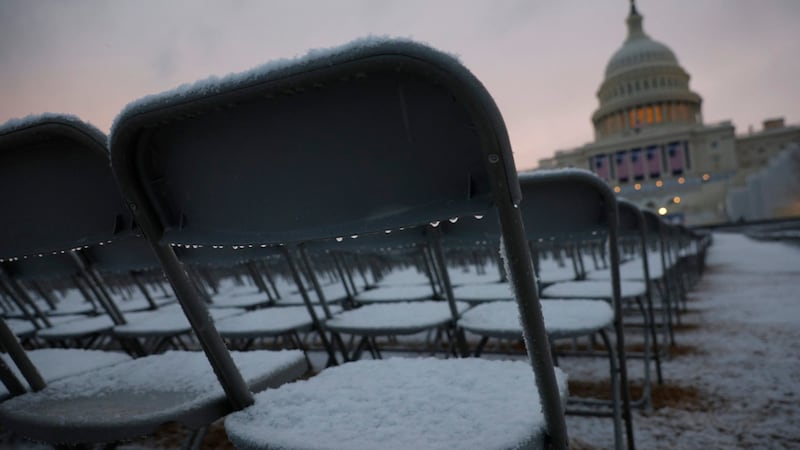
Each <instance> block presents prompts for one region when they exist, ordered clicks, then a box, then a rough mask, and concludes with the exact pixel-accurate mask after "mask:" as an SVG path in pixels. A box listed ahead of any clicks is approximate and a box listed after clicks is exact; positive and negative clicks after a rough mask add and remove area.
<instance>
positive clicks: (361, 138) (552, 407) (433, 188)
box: [111, 38, 566, 439]
mask: <svg viewBox="0 0 800 450" xmlns="http://www.w3.org/2000/svg"><path fill="white" fill-rule="evenodd" d="M111 159H112V167H113V170H114V173H115V175H116V177H117V180H118V182H119V183H120V186H121V188H122V191H123V194H124V196H125V197H126V200H127V201H128V202H129V204H130V206H131V208H132V209H133V210H134V211H135V215H136V219H137V222H138V224H139V225H140V226H141V228H142V230H143V231H144V232H145V234H146V235H147V237H148V239H149V240H150V241H151V242H152V243H153V244H154V246H155V248H156V250H157V253H158V254H159V258H161V261H162V265H163V266H164V267H165V271H166V272H167V273H168V275H170V277H171V279H172V280H173V284H175V283H176V281H177V283H178V284H179V285H181V286H177V288H176V291H177V292H178V296H179V299H181V302H182V303H183V304H184V309H185V310H187V311H188V312H187V315H189V316H190V321H192V323H193V324H196V325H197V326H198V327H204V326H205V325H206V323H207V321H206V319H205V317H204V316H205V315H207V314H205V313H204V306H203V305H202V304H200V303H199V302H197V301H195V300H191V298H193V297H195V295H194V293H193V288H192V287H191V286H189V285H188V284H187V283H185V282H184V280H183V279H184V278H185V275H184V274H182V272H181V269H180V264H179V263H178V262H177V259H176V257H175V254H174V252H172V251H171V249H170V248H169V245H170V244H182V245H184V246H185V245H190V246H191V245H217V246H220V245H223V246H228V245H230V246H233V245H237V246H241V245H245V246H249V245H261V244H278V243H290V242H302V241H311V240H315V239H322V238H334V237H343V236H350V235H359V234H363V233H369V232H380V233H383V232H385V231H386V230H391V229H397V228H400V227H407V226H411V225H419V224H426V223H429V222H431V221H436V220H447V219H449V218H452V217H458V216H464V215H469V216H473V215H478V214H484V213H485V212H486V211H487V210H488V209H489V208H490V206H491V205H492V204H494V205H497V206H498V208H499V209H501V210H502V211H501V220H502V221H503V223H504V227H503V229H504V231H506V232H507V233H511V234H513V235H514V239H515V240H519V239H521V238H522V236H523V234H522V229H521V221H520V220H519V213H518V212H514V211H515V210H514V205H517V204H519V201H520V192H519V185H518V182H517V177H516V170H515V168H514V162H513V158H512V155H511V147H510V143H509V140H508V135H507V132H506V129H505V124H504V122H503V119H502V117H501V115H500V112H499V110H498V109H497V106H496V105H495V103H494V101H493V100H492V98H491V96H490V95H489V93H488V92H487V91H486V89H485V88H484V87H483V86H482V85H481V83H480V82H479V81H478V80H477V79H476V78H475V77H474V76H473V75H472V74H471V73H470V72H469V71H468V70H467V69H466V68H464V67H463V66H462V65H461V64H460V63H459V62H458V61H457V60H456V59H455V58H453V57H452V56H449V55H446V54H444V53H442V52H439V51H437V50H434V49H431V48H429V47H426V46H423V45H420V44H417V43H413V42H410V41H405V40H393V39H382V38H368V39H362V40H358V41H355V42H353V43H351V44H348V45H345V46H343V47H339V48H334V49H331V50H326V51H314V52H311V53H309V54H308V55H306V56H305V57H302V58H299V59H295V60H280V61H277V62H274V63H271V64H267V65H265V66H263V67H260V68H256V69H254V70H252V71H250V72H246V73H242V74H236V75H230V76H228V77H226V78H223V79H210V80H206V81H203V82H199V83H196V84H193V85H188V86H185V87H182V88H178V89H176V90H174V91H172V92H167V93H164V94H161V95H157V96H151V97H147V98H144V99H142V100H140V101H137V102H134V103H132V104H131V105H129V106H127V107H126V108H125V109H124V110H123V111H122V112H121V113H120V115H119V117H118V118H117V120H116V121H115V124H114V127H113V128H112V137H111ZM519 252H522V253H519ZM512 253H513V258H514V259H515V261H516V264H517V265H518V266H519V267H520V270H519V271H518V272H520V273H526V275H528V278H530V279H529V280H528V279H526V280H520V281H519V286H522V287H518V290H519V292H520V293H521V297H522V300H521V302H523V303H521V306H520V308H521V309H523V320H524V323H526V324H527V325H526V336H527V335H528V331H530V330H534V331H531V333H534V332H535V333H536V336H535V337H531V339H530V340H531V342H536V343H537V344H539V343H542V347H541V349H539V351H537V352H535V354H533V353H532V357H535V358H537V359H536V361H535V362H534V363H533V366H534V370H536V371H537V375H538V376H537V381H538V382H539V383H540V394H541V395H542V396H543V398H545V402H546V406H545V414H546V416H547V417H548V419H549V420H548V422H549V423H550V424H551V430H555V438H556V439H565V438H566V433H565V432H564V429H563V417H558V416H560V412H561V406H560V399H559V398H558V389H557V387H556V385H555V377H554V375H553V373H552V363H551V361H550V360H549V348H548V347H547V344H546V338H545V335H544V327H543V324H542V323H541V311H540V310H539V309H538V304H536V301H537V299H536V297H535V289H534V288H532V287H531V286H530V285H531V284H532V283H534V281H533V279H532V278H531V277H530V276H529V274H530V272H531V271H527V272H526V271H525V270H524V269H523V268H521V267H522V266H524V265H526V264H528V265H529V260H530V258H529V255H528V254H527V249H526V247H525V246H524V245H522V246H521V248H520V249H514V250H513V251H512ZM522 278H525V277H524V276H522ZM187 305H188V308H187ZM211 328H213V325H212V326H211ZM197 329H198V328H195V330H196V331H197ZM200 340H201V343H203V344H202V345H203V348H204V349H205V350H206V353H207V355H209V360H210V361H211V362H212V364H214V365H215V369H216V370H217V374H218V377H219V378H220V382H221V383H222V385H223V387H225V389H226V392H227V393H228V395H229V398H231V399H232V402H233V403H234V406H236V407H242V406H245V405H247V404H248V403H249V402H252V397H251V396H250V395H249V393H248V392H246V389H244V388H242V386H241V383H240V382H239V381H237V380H236V378H237V377H236V370H235V367H231V365H232V364H231V363H230V361H229V357H226V356H225V354H226V351H225V349H224V345H223V344H222V342H221V340H219V339H218V337H215V336H214V335H213V333H209V334H208V335H207V336H200ZM228 376H230V377H232V378H230V379H228V378H226V377H228Z"/></svg>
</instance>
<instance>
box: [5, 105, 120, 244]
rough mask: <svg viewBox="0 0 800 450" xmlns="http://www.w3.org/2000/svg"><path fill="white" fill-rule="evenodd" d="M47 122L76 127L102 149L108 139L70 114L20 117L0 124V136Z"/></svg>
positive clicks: (92, 126) (96, 129)
mask: <svg viewBox="0 0 800 450" xmlns="http://www.w3.org/2000/svg"><path fill="white" fill-rule="evenodd" d="M47 122H60V123H67V124H74V125H77V126H78V127H80V128H81V129H82V130H84V131H86V132H87V133H89V134H90V135H91V136H92V138H94V139H95V140H96V141H97V142H98V143H100V144H102V145H103V146H104V147H105V146H106V145H107V142H108V138H107V137H106V135H105V133H103V132H102V131H100V130H99V129H98V128H97V127H95V126H94V125H92V124H90V123H88V122H85V121H83V120H81V119H80V118H79V117H78V116H75V115H72V114H57V113H42V114H29V115H27V116H25V117H21V118H18V119H9V120H7V121H6V122H4V123H2V124H0V135H2V134H6V133H11V132H13V131H17V130H21V129H23V128H28V127H31V126H33V125H38V124H41V123H47ZM7 256H16V255H7Z"/></svg>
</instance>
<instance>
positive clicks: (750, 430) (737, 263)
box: [0, 233, 800, 449]
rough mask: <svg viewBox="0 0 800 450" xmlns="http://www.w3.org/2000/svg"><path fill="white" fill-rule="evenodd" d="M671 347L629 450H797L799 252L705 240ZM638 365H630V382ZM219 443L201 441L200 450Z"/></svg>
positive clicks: (606, 429) (602, 369)
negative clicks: (701, 265)
mask: <svg viewBox="0 0 800 450" xmlns="http://www.w3.org/2000/svg"><path fill="white" fill-rule="evenodd" d="M676 341H677V344H678V346H679V347H678V348H679V349H680V350H681V351H679V352H676V353H677V354H676V355H674V356H673V357H672V359H670V360H668V361H665V362H664V365H663V370H664V377H665V381H666V386H665V387H661V388H659V389H657V392H656V397H657V398H658V397H659V396H665V395H666V396H667V397H669V395H667V394H664V392H666V393H668V394H669V393H671V394H670V395H672V397H674V398H672V397H671V398H670V400H671V401H668V402H666V403H665V402H664V401H659V400H658V399H657V402H656V403H657V405H656V406H657V407H656V408H655V409H654V410H652V411H645V412H641V411H637V412H635V414H634V427H635V435H636V442H637V446H638V448H643V449H676V448H686V449H730V448H759V449H760V448H769V449H773V448H776V449H780V448H787V449H788V448H800V246H797V245H791V244H785V243H780V242H762V241H754V240H751V239H749V238H747V237H745V236H744V235H741V234H723V233H717V234H715V236H714V245H713V246H712V247H711V249H710V250H709V253H708V259H707V268H706V272H705V275H704V277H703V279H702V280H701V281H700V283H699V284H698V285H697V286H696V287H695V289H694V290H693V291H692V292H691V294H690V296H689V312H687V313H686V314H684V315H683V323H682V326H681V327H680V328H679V330H678V331H677V333H676ZM638 364H639V363H637V362H632V363H631V373H632V375H633V377H634V378H636V377H637V376H638V374H639V373H640V371H639V370H637V368H638ZM562 367H564V369H565V371H567V372H568V373H569V374H570V378H571V379H573V380H581V381H593V380H595V381H596V380H598V379H603V377H605V376H606V375H605V374H606V372H607V366H606V365H605V364H604V363H603V362H602V361H596V362H595V361H591V360H586V359H580V360H574V361H573V360H563V361H562ZM664 404H667V406H662V405H664ZM567 424H568V427H569V432H570V436H571V438H572V440H573V444H574V446H575V447H576V448H611V447H612V445H613V437H612V427H611V421H610V419H607V418H585V417H573V416H570V417H568V419H567ZM217 431H218V430H217ZM217 434H219V433H217ZM156 442H160V443H161V444H160V445H159V444H157V443H156ZM164 442H165V441H164V440H163V439H162V440H159V441H155V440H152V439H149V440H143V441H139V442H137V443H134V444H131V445H126V446H124V448H126V449H129V448H130V449H132V448H157V447H163V446H164V445H165V444H164ZM220 442H221V441H220V440H219V439H218V438H217V439H216V440H214V443H213V444H212V443H211V442H210V439H208V438H207V440H206V444H207V448H216V447H217V446H218V445H220ZM6 444H8V443H6ZM226 444H227V443H226ZM3 446H4V444H3V440H2V439H0V447H3ZM15 446H16V448H40V447H36V446H28V445H23V444H21V443H19V442H17V443H15ZM3 448H4V447H3Z"/></svg>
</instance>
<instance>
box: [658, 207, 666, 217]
mask: <svg viewBox="0 0 800 450" xmlns="http://www.w3.org/2000/svg"><path fill="white" fill-rule="evenodd" d="M658 215H659V216H666V215H667V208H664V207H663V206H662V207H661V208H658Z"/></svg>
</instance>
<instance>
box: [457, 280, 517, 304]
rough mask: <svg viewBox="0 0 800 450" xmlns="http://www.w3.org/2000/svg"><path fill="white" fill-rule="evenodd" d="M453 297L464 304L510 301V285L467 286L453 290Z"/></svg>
mask: <svg viewBox="0 0 800 450" xmlns="http://www.w3.org/2000/svg"><path fill="white" fill-rule="evenodd" d="M453 296H454V297H455V298H456V299H458V300H460V301H464V302H469V303H481V302H493V301H498V300H500V301H502V300H511V299H512V298H513V294H512V293H511V285H510V284H508V283H486V284H469V285H462V286H458V287H455V288H453Z"/></svg>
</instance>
